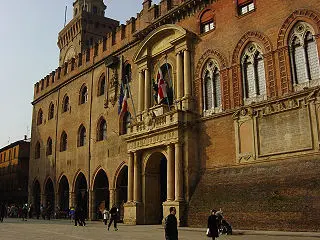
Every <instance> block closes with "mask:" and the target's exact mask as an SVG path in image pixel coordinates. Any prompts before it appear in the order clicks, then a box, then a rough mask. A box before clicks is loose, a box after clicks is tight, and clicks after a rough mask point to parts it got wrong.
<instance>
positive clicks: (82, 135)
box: [78, 125, 87, 147]
mask: <svg viewBox="0 0 320 240" xmlns="http://www.w3.org/2000/svg"><path fill="white" fill-rule="evenodd" d="M86 138H87V135H86V128H85V127H84V126H83V125H81V126H80V128H79V133H78V147H82V146H84V145H86Z"/></svg>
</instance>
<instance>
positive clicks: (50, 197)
mask: <svg viewBox="0 0 320 240" xmlns="http://www.w3.org/2000/svg"><path fill="white" fill-rule="evenodd" d="M44 196H45V199H44V206H45V207H46V209H47V210H48V209H50V211H51V213H52V211H53V210H55V207H54V206H55V199H54V187H53V182H52V180H51V178H48V180H47V182H46V185H45V189H44Z"/></svg>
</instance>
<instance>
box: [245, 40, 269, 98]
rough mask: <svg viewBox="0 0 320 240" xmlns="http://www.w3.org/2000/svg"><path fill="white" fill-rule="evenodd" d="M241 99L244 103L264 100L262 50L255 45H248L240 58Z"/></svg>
mask: <svg viewBox="0 0 320 240" xmlns="http://www.w3.org/2000/svg"><path fill="white" fill-rule="evenodd" d="M241 68H242V83H243V97H244V101H245V103H251V102H252V101H261V100H264V99H265V98H266V92H267V89H266V77H265V69H264V60H263V56H262V50H261V48H260V46H259V45H257V44H256V43H253V42H251V43H249V44H248V46H247V47H246V48H245V49H244V51H243V54H242V57H241Z"/></svg>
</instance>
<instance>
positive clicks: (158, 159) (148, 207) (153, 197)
mask: <svg viewBox="0 0 320 240" xmlns="http://www.w3.org/2000/svg"><path fill="white" fill-rule="evenodd" d="M143 184H144V186H145V194H144V200H143V202H144V207H145V224H160V223H161V222H162V219H163V217H164V216H163V207H162V204H163V203H164V202H165V201H166V200H167V158H166V156H165V155H164V154H163V153H161V152H160V151H159V152H154V153H152V154H151V155H150V156H149V157H148V159H147V161H146V164H145V169H144V183H143Z"/></svg>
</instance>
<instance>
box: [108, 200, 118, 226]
mask: <svg viewBox="0 0 320 240" xmlns="http://www.w3.org/2000/svg"><path fill="white" fill-rule="evenodd" d="M109 213H110V215H111V218H110V222H109V225H108V231H109V229H110V226H111V224H112V222H114V230H115V231H118V228H117V220H118V214H119V209H118V208H117V206H116V205H113V207H112V208H111V209H110V211H109Z"/></svg>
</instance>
